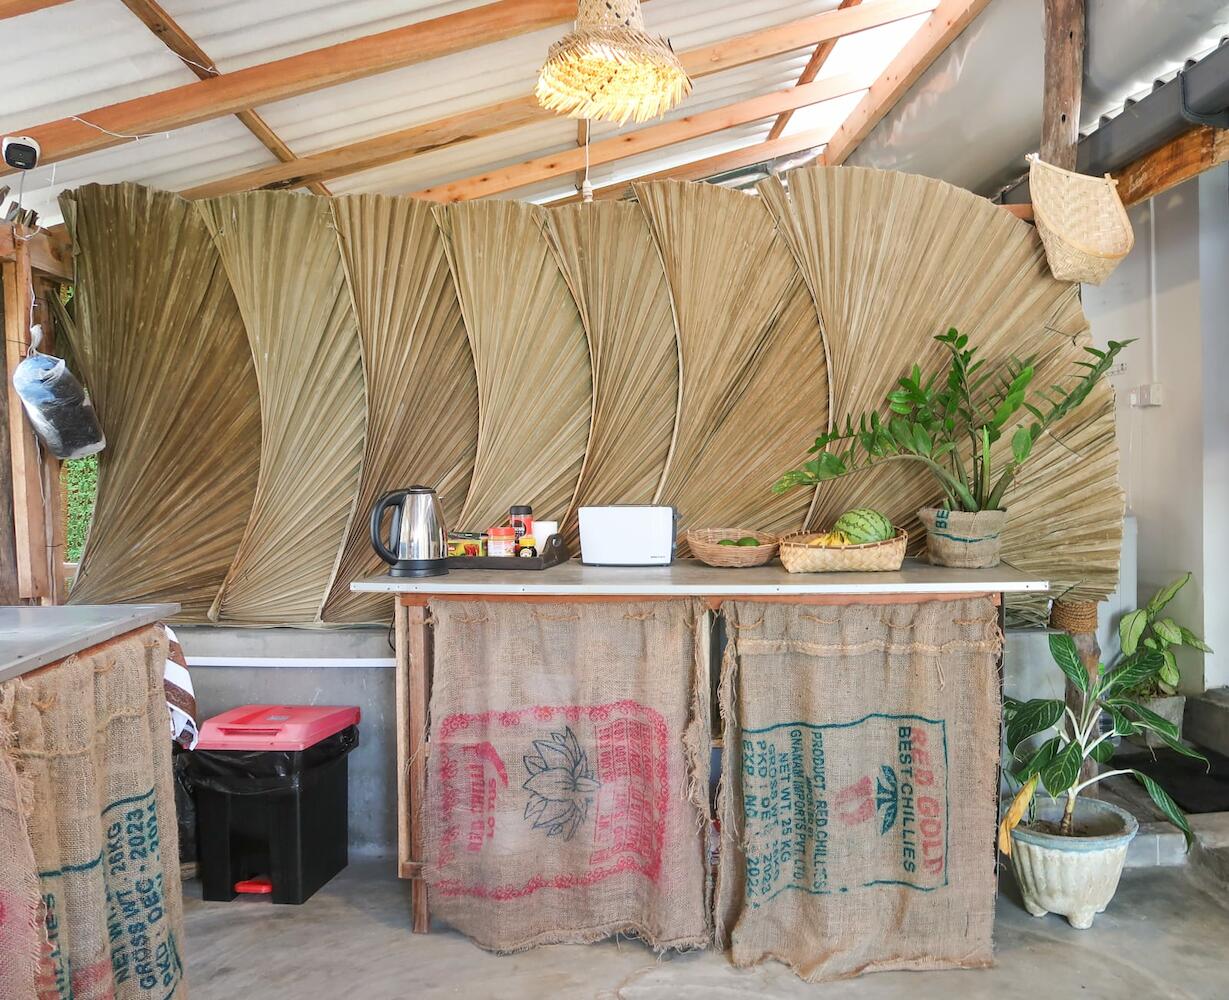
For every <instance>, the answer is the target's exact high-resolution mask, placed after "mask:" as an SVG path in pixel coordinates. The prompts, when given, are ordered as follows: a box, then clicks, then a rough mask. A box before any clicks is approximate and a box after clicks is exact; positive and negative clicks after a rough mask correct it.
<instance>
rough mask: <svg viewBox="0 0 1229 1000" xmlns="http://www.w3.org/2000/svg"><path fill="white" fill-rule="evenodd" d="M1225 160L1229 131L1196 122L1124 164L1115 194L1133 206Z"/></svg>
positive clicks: (1228, 144)
mask: <svg viewBox="0 0 1229 1000" xmlns="http://www.w3.org/2000/svg"><path fill="white" fill-rule="evenodd" d="M1225 162H1229V131H1225V130H1224V129H1214V128H1209V127H1208V126H1207V125H1197V126H1195V127H1193V128H1190V129H1188V130H1187V131H1185V132H1183V133H1182V134H1181V135H1180V136H1178V137H1177V138H1176V139H1172V140H1171V141H1169V142H1167V143H1166V144H1165V145H1164V146H1161V147H1160V148H1159V149H1154V150H1153V151H1152V152H1151V153H1147V154H1145V155H1144V156H1141V157H1140V158H1139V159H1138V160H1136V161H1135V162H1134V163H1130V164H1128V165H1127V166H1126V167H1124V168H1123V169H1122V171H1121V172H1120V173H1119V174H1118V195H1119V197H1121V198H1122V201H1123V204H1124V205H1136V204H1138V203H1139V202H1141V201H1147V200H1148V199H1149V198H1155V197H1156V196H1157V195H1158V194H1163V193H1164V192H1166V191H1168V190H1169V189H1170V188H1172V187H1177V186H1178V185H1179V184H1181V183H1182V182H1183V181H1188V180H1190V179H1191V178H1192V177H1198V176H1199V175H1200V174H1201V173H1203V172H1204V171H1205V170H1211V169H1212V168H1213V167H1216V166H1219V165H1220V164H1222V163H1225Z"/></svg>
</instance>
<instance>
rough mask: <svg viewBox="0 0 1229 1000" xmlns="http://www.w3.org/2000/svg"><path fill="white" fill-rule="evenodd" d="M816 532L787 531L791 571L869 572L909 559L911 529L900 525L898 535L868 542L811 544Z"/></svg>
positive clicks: (785, 553) (785, 554) (784, 548)
mask: <svg viewBox="0 0 1229 1000" xmlns="http://www.w3.org/2000/svg"><path fill="white" fill-rule="evenodd" d="M815 537H816V532H807V533H805V534H801V535H786V536H785V537H784V538H782V539H781V564H782V565H783V566H784V567H785V568H786V569H787V570H789V571H790V572H791V573H859V572H860V573H866V572H891V571H893V570H898V569H900V567H901V564H902V563H903V562H904V561H905V548H906V546H907V545H908V544H909V533H908V532H906V531H904V530H902V529H900V528H897V529H896V537H895V538H890V539H888V540H887V541H886V542H867V543H866V544H864V545H844V546H828V545H808V544H807V542H809V541H810V540H811V539H812V538H815Z"/></svg>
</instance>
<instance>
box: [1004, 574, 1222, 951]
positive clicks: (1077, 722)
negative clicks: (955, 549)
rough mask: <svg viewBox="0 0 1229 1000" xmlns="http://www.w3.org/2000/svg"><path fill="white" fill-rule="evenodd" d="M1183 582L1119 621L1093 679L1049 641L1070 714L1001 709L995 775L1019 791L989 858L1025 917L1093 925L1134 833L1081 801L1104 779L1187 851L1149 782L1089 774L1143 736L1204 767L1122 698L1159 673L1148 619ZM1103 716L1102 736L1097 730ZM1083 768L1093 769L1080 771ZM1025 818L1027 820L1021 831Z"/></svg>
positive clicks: (1116, 817)
mask: <svg viewBox="0 0 1229 1000" xmlns="http://www.w3.org/2000/svg"><path fill="white" fill-rule="evenodd" d="M1187 579H1189V574H1188V575H1187V576H1186V577H1184V578H1183V579H1181V580H1178V581H1176V582H1175V583H1172V584H1170V585H1169V586H1168V587H1166V588H1165V589H1164V590H1162V591H1161V592H1160V593H1159V594H1158V595H1157V596H1156V597H1155V598H1154V599H1153V601H1152V603H1151V604H1149V605H1148V607H1147V608H1141V609H1139V610H1138V611H1133V612H1131V613H1130V614H1129V615H1126V616H1125V617H1124V618H1123V619H1122V621H1121V623H1120V625H1119V636H1120V639H1121V643H1122V652H1121V654H1120V655H1119V657H1118V660H1117V662H1116V663H1115V664H1114V665H1113V666H1112V667H1111V668H1109V669H1107V668H1106V666H1105V664H1101V665H1100V666H1099V668H1098V670H1097V674H1096V676H1095V677H1090V676H1089V673H1088V671H1087V670H1086V669H1085V668H1084V664H1083V663H1082V662H1081V661H1080V657H1079V653H1078V652H1077V650H1076V646H1075V642H1074V641H1073V640H1072V638H1071V636H1069V635H1066V634H1065V633H1059V634H1055V635H1051V636H1050V654H1051V655H1052V656H1053V658H1054V662H1055V663H1057V664H1058V666H1059V668H1060V669H1061V670H1062V672H1063V674H1064V675H1065V676H1066V677H1067V678H1068V679H1069V680H1070V681H1071V683H1072V684H1074V685H1075V687H1076V688H1077V689H1078V691H1079V692H1080V706H1079V710H1078V711H1073V710H1072V708H1070V707H1068V705H1067V704H1066V703H1065V702H1064V701H1062V700H1060V699H1051V698H1034V699H1032V700H1031V701H1026V702H1020V701H1015V700H1013V699H1006V700H1005V702H1004V706H1003V718H1004V721H1005V722H1006V726H1007V750H1008V753H1009V754H1010V755H1011V757H1010V760H1009V761H1008V763H1007V765H1006V766H1005V767H1004V770H1005V771H1006V772H1007V773H1008V774H1009V775H1010V776H1011V777H1012V778H1013V779H1014V780H1015V781H1017V782H1019V783H1020V786H1021V787H1020V790H1019V792H1017V793H1016V796H1015V798H1014V799H1013V800H1012V802H1011V805H1010V806H1009V807H1008V809H1007V811H1006V813H1005V814H1004V816H1003V821H1002V823H1001V824H1000V826H999V849H1000V850H1002V851H1003V853H1004V854H1006V855H1008V856H1009V857H1010V858H1011V865H1012V871H1013V872H1014V873H1015V876H1016V884H1017V885H1018V886H1019V887H1020V894H1021V895H1022V896H1023V897H1024V906H1025V908H1026V909H1027V910H1028V912H1029V913H1031V914H1032V915H1033V916H1035V917H1042V916H1045V915H1046V913H1061V914H1063V915H1064V916H1065V917H1066V918H1067V920H1068V921H1069V922H1070V923H1071V926H1072V927H1078V928H1086V927H1091V926H1092V921H1093V917H1094V916H1095V915H1096V914H1098V913H1100V912H1102V911H1103V910H1104V909H1105V907H1106V906H1108V905H1109V901H1110V900H1111V899H1112V898H1113V896H1114V892H1115V891H1116V890H1117V888H1118V879H1119V878H1120V877H1121V875H1122V866H1123V863H1124V862H1125V860H1126V854H1127V845H1129V844H1130V842H1131V840H1132V839H1133V838H1134V836H1135V834H1136V831H1137V830H1138V829H1139V824H1138V823H1137V822H1136V820H1135V817H1134V816H1132V815H1131V814H1130V813H1129V812H1127V811H1126V810H1125V809H1121V808H1119V807H1118V806H1116V805H1114V804H1113V803H1110V802H1105V801H1102V800H1100V799H1093V798H1089V797H1088V796H1085V795H1083V794H1082V793H1083V792H1085V791H1087V790H1088V789H1089V788H1091V787H1092V786H1093V785H1095V784H1097V783H1098V782H1100V781H1104V780H1105V779H1106V778H1112V777H1115V776H1117V775H1130V776H1132V777H1133V778H1134V779H1135V780H1136V781H1138V782H1139V783H1140V784H1141V785H1143V787H1144V789H1145V790H1146V791H1147V792H1148V795H1149V797H1150V798H1151V799H1152V801H1153V802H1155V803H1156V805H1157V807H1158V808H1159V809H1160V811H1161V813H1162V814H1163V815H1164V816H1165V817H1166V819H1168V820H1169V821H1170V822H1171V823H1173V824H1174V825H1175V826H1176V827H1178V829H1180V830H1181V831H1182V834H1183V836H1184V837H1185V838H1186V844H1187V849H1188V850H1189V848H1190V844H1191V839H1192V835H1191V827H1190V824H1189V823H1188V822H1187V819H1186V817H1185V816H1184V815H1183V814H1182V810H1181V809H1179V808H1178V806H1177V804H1176V803H1175V802H1174V800H1173V799H1171V798H1170V797H1169V794H1168V793H1167V792H1166V791H1165V790H1164V789H1163V788H1162V787H1161V786H1160V785H1158V784H1157V783H1156V781H1155V780H1154V779H1152V778H1151V777H1149V776H1148V775H1146V774H1144V773H1143V772H1141V771H1137V770H1135V769H1134V768H1129V767H1120V768H1114V767H1111V768H1110V769H1109V770H1104V771H1100V773H1096V772H1097V765H1101V764H1108V763H1109V762H1110V759H1111V757H1113V755H1114V745H1113V743H1112V742H1111V740H1112V738H1113V737H1114V736H1134V735H1136V734H1139V733H1149V734H1152V735H1154V736H1155V737H1156V738H1157V740H1158V741H1159V742H1160V743H1161V744H1163V745H1164V746H1167V747H1170V748H1171V749H1173V750H1175V751H1177V752H1178V753H1180V754H1182V755H1184V756H1186V757H1193V758H1195V759H1196V760H1200V761H1203V762H1204V764H1207V758H1205V757H1204V756H1203V755H1202V754H1201V753H1199V752H1198V751H1196V750H1193V749H1192V748H1190V747H1188V746H1187V745H1186V744H1184V743H1182V741H1181V740H1180V739H1179V737H1178V727H1177V726H1176V725H1175V724H1174V723H1173V722H1171V721H1170V720H1168V719H1165V718H1163V717H1162V716H1160V715H1159V714H1157V713H1156V712H1154V711H1152V710H1151V709H1149V708H1148V707H1146V706H1145V705H1142V704H1140V703H1139V702H1138V701H1137V700H1135V698H1133V697H1132V692H1135V691H1139V690H1141V688H1144V689H1146V688H1147V686H1148V685H1150V684H1153V683H1155V682H1156V681H1157V679H1158V677H1159V676H1160V674H1161V672H1162V671H1164V670H1165V669H1166V667H1167V666H1168V665H1169V659H1168V658H1167V657H1166V656H1165V652H1166V648H1165V647H1164V646H1163V645H1162V639H1161V638H1160V637H1161V635H1162V632H1163V631H1166V629H1162V630H1157V625H1158V624H1159V622H1158V620H1157V619H1156V615H1157V614H1158V613H1159V611H1160V609H1161V608H1163V607H1164V606H1165V605H1166V604H1167V603H1168V602H1169V601H1170V600H1172V599H1173V596H1174V594H1176V593H1177V592H1178V590H1180V589H1181V587H1182V586H1183V584H1185V583H1186V581H1187ZM1141 615H1142V616H1143V617H1142V618H1141V617H1140V616H1141ZM1141 622H1144V623H1145V624H1142V625H1141ZM1184 631H1186V632H1187V635H1188V637H1189V641H1188V644H1189V645H1192V646H1193V645H1196V644H1197V643H1198V644H1199V647H1200V648H1203V647H1202V643H1201V642H1199V640H1198V639H1197V638H1196V637H1195V636H1194V635H1193V634H1192V633H1189V630H1184ZM1149 638H1154V639H1156V640H1157V641H1155V642H1154V643H1153V644H1150V645H1145V644H1144V642H1143V641H1141V640H1147V639H1149ZM1103 716H1105V717H1107V718H1108V721H1109V723H1110V725H1109V726H1108V727H1106V726H1104V725H1103V724H1102V717H1103ZM1037 736H1045V737H1046V738H1045V739H1044V740H1043V742H1042V743H1041V745H1040V746H1038V747H1035V748H1034V749H1031V750H1029V751H1028V752H1027V753H1025V752H1024V747H1025V744H1026V741H1032V740H1033V738H1034V737H1037ZM1030 745H1031V742H1030ZM1090 761H1091V762H1094V763H1093V764H1092V765H1090V767H1089V768H1086V767H1085V764H1086V762H1090ZM1089 770H1091V771H1092V772H1093V773H1092V774H1091V776H1088V771H1089ZM1039 788H1043V789H1044V790H1045V792H1046V793H1047V795H1048V797H1049V802H1048V803H1045V802H1040V801H1037V800H1036V798H1035V796H1036V793H1037V791H1038V789H1039ZM1026 814H1027V815H1028V816H1029V817H1030V818H1029V819H1028V821H1026V822H1022V820H1025V816H1026Z"/></svg>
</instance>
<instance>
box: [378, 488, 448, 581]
mask: <svg viewBox="0 0 1229 1000" xmlns="http://www.w3.org/2000/svg"><path fill="white" fill-rule="evenodd" d="M390 507H391V508H392V512H393V514H392V518H391V525H390V530H389V534H388V541H387V543H386V542H385V541H384V539H383V538H381V537H380V528H381V524H380V522H381V521H382V520H383V519H384V511H385V510H387V509H389V508H390ZM371 544H372V546H373V547H374V548H375V550H376V554H377V555H378V556H379V557H380V558H381V559H383V560H384V561H385V562H386V563H388V564H389V565H390V566H391V567H392V569H391V570H389V574H390V575H391V576H441V575H442V574H444V573H447V572H448V563H447V557H448V532H447V530H446V529H445V528H444V512H443V511H442V510H441V509H440V501H439V497H437V496H436V495H435V490H433V489H431V487H429V486H411V487H410V488H409V489H406V490H393V491H392V492H391V493H385V494H384V496H382V497H380V499H379V500H377V501H376V505H375V506H374V507H373V508H372V509H371Z"/></svg>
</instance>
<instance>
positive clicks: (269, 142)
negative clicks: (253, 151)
mask: <svg viewBox="0 0 1229 1000" xmlns="http://www.w3.org/2000/svg"><path fill="white" fill-rule="evenodd" d="M123 2H124V6H125V7H127V8H128V9H129V10H130V11H132V13H133V14H135V15H136V16H137V18H138V19H139V20H140V21H141V23H142V24H144V25H145V27H147V28H148V29H149V30H150V31H152V32H153V33H154V34H155V35H157V36H158V37H159V38H160V39H162V43H163V44H164V45H165V46H166V47H167V48H168V49H170V50H171V51H172V52H174V53H175V55H177V56H179V58H180V60H181V61H182V62H183V64H184V65H185V66H187V67H188V69H190V70H191V71H192V72H193V73H195V74H196V76H197V78H198V79H200V80H209V79H212V78H213V77H215V76H218V75H219V74H220V73H221V70H219V69H218V67H217V64H216V63H215V62H214V61H213V60H212V59H210V58H209V54H208V53H207V52H206V51H205V50H204V49H202V48H201V47H200V46H199V45H197V44H196V41H195V40H194V39H193V38H192V36H191V35H189V34H188V33H187V32H186V31H184V30H183V28H181V27H180V26H179V24H178V23H177V22H176V21H175V19H174V18H172V17H171V15H170V14H168V13H167V12H166V11H165V10H163V8H162V5H161V4H159V3H158V2H157V0H123ZM235 117H236V118H238V119H239V121H241V122H242V123H243V125H244V127H245V128H247V130H248V131H249V132H251V133H252V135H254V136H255V137H256V138H257V139H258V140H259V141H260V144H261V145H262V146H264V147H265V149H267V150H268V151H269V152H270V153H272V154H273V155H274V156H276V157H277V158H278V159H279V160H281V161H282V162H283V163H287V162H289V161H290V160H293V159H294V158H295V155H294V150H292V149H291V148H290V147H289V146H287V145H286V144H285V143H284V142H282V140H281V139H280V138H279V137H278V135H277V133H276V132H274V131H273V129H272V128H270V127H269V124H268V123H267V122H266V121H265V120H264V119H263V118H261V117H260V115H258V114H257V113H256V112H255V111H250V110H249V111H239V112H236V114H235ZM307 188H308V190H309V191H311V192H312V193H313V194H322V195H327V194H328V193H329V189H328V188H327V187H325V186H324V185H323V184H321V183H320V182H319V181H312V182H311V183H310V184H308V185H307Z"/></svg>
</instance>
